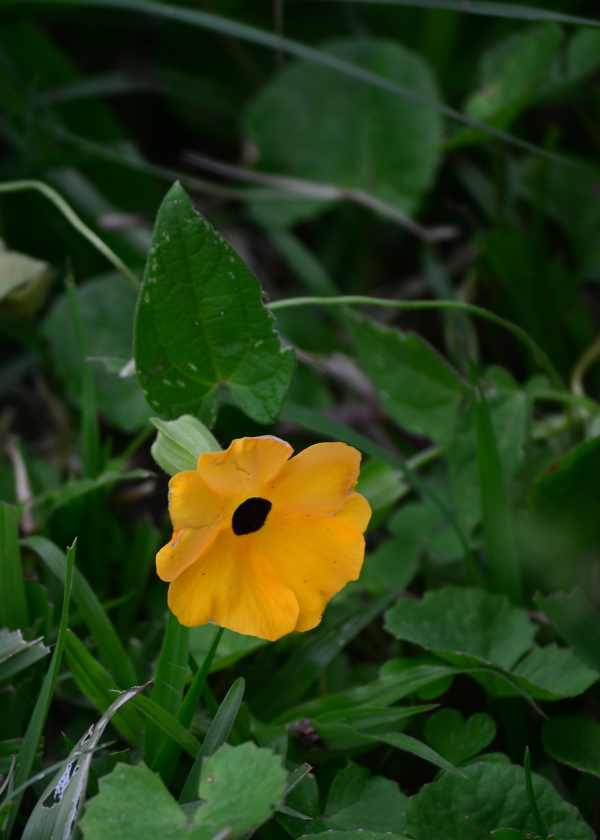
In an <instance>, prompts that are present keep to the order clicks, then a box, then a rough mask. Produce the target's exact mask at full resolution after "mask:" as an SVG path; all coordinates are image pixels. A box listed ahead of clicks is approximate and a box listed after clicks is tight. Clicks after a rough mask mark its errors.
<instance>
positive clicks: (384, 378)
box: [351, 315, 464, 443]
mask: <svg viewBox="0 0 600 840" xmlns="http://www.w3.org/2000/svg"><path fill="white" fill-rule="evenodd" d="M351 324H352V337H353V339H354V342H355V344H356V349H357V353H358V360H359V362H360V365H361V367H362V368H363V370H364V371H365V373H366V374H367V376H368V377H369V378H370V379H371V380H372V381H373V383H374V384H375V386H376V388H377V391H378V396H379V399H380V400H381V404H382V405H383V407H384V409H385V410H386V411H387V413H388V414H389V415H390V417H391V418H392V419H393V420H395V421H396V423H398V425H399V426H401V427H402V428H404V429H407V430H408V431H409V432H413V433H415V434H419V435H424V436H425V437H429V438H432V439H433V440H435V441H436V442H440V443H445V442H447V441H448V438H449V436H450V434H451V431H452V429H453V427H454V423H455V420H456V412H457V409H458V405H459V402H460V400H461V399H462V397H463V394H464V386H463V384H462V382H461V380H460V378H459V376H458V374H457V373H456V372H455V371H454V370H453V369H452V368H451V367H450V366H449V365H448V363H447V362H446V361H445V360H444V359H443V358H442V356H440V355H439V354H438V353H437V351H436V350H434V349H433V347H432V346H431V345H430V344H428V343H427V342H426V341H425V340H424V339H422V338H421V337H420V336H418V335H416V334H415V333H406V332H401V331H400V330H397V329H392V328H390V327H384V326H382V325H381V324H377V323H376V322H375V321H372V320H370V319H368V318H362V317H360V316H358V315H354V316H353V318H352V321H351Z"/></svg>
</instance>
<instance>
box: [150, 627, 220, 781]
mask: <svg viewBox="0 0 600 840" xmlns="http://www.w3.org/2000/svg"><path fill="white" fill-rule="evenodd" d="M223 632H224V630H223V627H217V628H215V635H214V638H213V641H212V644H211V646H210V648H209V650H208V653H207V654H206V656H205V657H204V661H203V662H202V666H201V667H200V668H198V670H197V671H196V673H195V674H194V678H193V680H192V683H191V685H190V687H189V688H188V690H187V692H186V694H185V697H184V698H183V703H182V704H181V708H180V709H179V712H178V714H177V720H178V721H179V723H181V724H182V726H185V727H189V726H190V724H191V722H192V720H193V718H194V713H195V711H196V709H197V708H198V703H199V702H200V697H201V696H202V691H203V689H204V685H205V683H206V678H207V676H208V674H209V671H210V668H211V665H212V663H213V660H214V658H215V654H216V652H217V648H218V647H219V642H220V641H221V637H222V636H223ZM178 756H179V749H178V747H177V745H176V744H175V743H174V742H173V741H167V742H166V743H164V744H163V745H162V747H161V749H160V751H159V753H158V757H157V759H156V762H155V769H156V770H157V772H158V773H160V774H161V776H162V777H163V778H166V779H170V778H171V775H172V773H173V771H174V769H175V765H176V763H177V758H178Z"/></svg>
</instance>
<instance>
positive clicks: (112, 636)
mask: <svg viewBox="0 0 600 840" xmlns="http://www.w3.org/2000/svg"><path fill="white" fill-rule="evenodd" d="M23 545H24V546H26V547H27V548H29V549H31V551H34V552H35V553H36V554H37V555H38V556H39V557H40V559H41V561H42V563H43V564H44V566H46V568H47V569H48V570H49V571H50V573H51V574H53V575H54V576H55V577H56V578H58V580H60V581H61V582H62V583H64V581H65V575H66V568H67V560H66V558H65V555H64V553H63V552H62V551H61V550H60V549H59V548H57V546H55V545H54V543H52V542H50V540H47V539H46V538H45V537H27V539H24V540H23ZM73 600H74V601H75V604H76V605H77V609H78V610H79V611H80V613H81V617H82V618H83V620H84V622H85V623H86V624H87V626H88V628H89V630H90V632H91V634H92V636H93V637H94V641H95V643H96V645H97V648H98V651H99V653H100V656H101V658H102V660H103V662H104V664H105V665H106V667H107V668H108V669H109V670H110V672H111V674H112V675H113V676H114V678H115V680H116V683H117V685H118V686H119V688H123V689H124V688H129V687H130V686H132V685H134V684H135V683H136V682H137V676H136V673H135V669H134V667H133V664H132V662H131V660H130V658H129V656H128V655H127V652H126V650H125V648H124V646H123V642H122V641H121V638H120V636H119V634H118V633H117V631H116V630H115V628H114V625H113V623H112V622H111V620H110V618H109V617H108V615H107V614H106V610H105V609H104V607H103V606H102V604H101V603H100V601H99V600H98V597H97V595H96V593H95V592H94V590H93V589H92V587H91V586H90V585H89V583H88V582H87V580H86V579H85V577H84V576H83V574H82V573H81V572H80V571H79V570H78V569H75V570H74V572H73Z"/></svg>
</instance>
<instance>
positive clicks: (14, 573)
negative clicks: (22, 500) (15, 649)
mask: <svg viewBox="0 0 600 840" xmlns="http://www.w3.org/2000/svg"><path fill="white" fill-rule="evenodd" d="M19 519H20V513H19V510H18V508H16V507H13V506H12V505H7V504H5V503H4V502H0V627H8V628H9V629H10V630H18V629H21V630H24V629H25V628H26V627H29V611H28V609H27V601H26V599H25V584H24V580H23V570H22V568H21V551H20V549H19Z"/></svg>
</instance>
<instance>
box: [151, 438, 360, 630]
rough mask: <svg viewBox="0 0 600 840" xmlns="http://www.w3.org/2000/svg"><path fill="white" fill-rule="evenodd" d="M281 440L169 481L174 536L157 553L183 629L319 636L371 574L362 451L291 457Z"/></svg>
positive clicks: (319, 447)
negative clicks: (339, 601)
mask: <svg viewBox="0 0 600 840" xmlns="http://www.w3.org/2000/svg"><path fill="white" fill-rule="evenodd" d="M292 452H293V449H292V447H291V446H290V445H289V443H286V442H285V441H283V440H280V439H279V438H276V437H272V436H268V435H266V436H263V437H246V438H240V439H239V440H234V441H233V442H232V443H231V445H230V447H229V449H227V450H225V451H224V452H207V453H204V454H202V455H200V457H199V458H198V463H197V467H196V469H195V470H187V471H185V472H180V473H177V475H174V476H173V478H172V479H171V481H170V482H169V513H170V515H171V521H172V523H173V538H172V540H171V542H170V543H168V544H167V545H165V546H164V548H162V549H161V550H160V551H159V552H158V554H157V555H156V568H157V572H158V575H159V577H160V578H162V580H165V581H169V582H170V586H169V598H168V600H169V608H170V609H171V611H172V612H173V613H174V614H175V615H176V616H177V618H178V619H179V621H180V622H181V624H185V625H187V626H188V627H195V626H197V625H200V624H206V623H207V622H209V621H211V622H213V623H214V624H218V625H220V626H221V627H228V628H229V629H230V630H235V631H236V632H237V633H244V634H247V635H249V636H258V637H259V638H261V639H270V640H274V639H279V638H280V637H281V636H285V635H286V634H287V633H291V632H292V631H293V630H310V629H311V628H312V627H315V626H316V625H317V624H319V622H320V621H321V616H322V614H323V610H324V608H325V605H326V603H327V601H328V600H329V599H330V598H331V597H332V596H333V595H335V593H336V592H339V590H340V589H342V587H344V586H345V585H346V584H347V583H348V582H349V581H351V580H356V579H357V578H358V576H359V574H360V570H361V567H362V563H363V559H364V553H365V542H364V537H363V532H364V531H365V529H366V527H367V525H368V522H369V518H370V516H371V509H370V507H369V504H368V502H367V501H366V499H365V498H364V497H363V496H361V495H360V494H359V493H356V492H354V490H353V488H354V485H355V484H356V481H357V479H358V472H359V466H360V453H359V452H358V451H357V450H356V449H353V448H352V447H351V446H347V445H346V444H344V443H317V444H316V445H315V446H309V447H308V449H305V450H304V451H303V452H301V453H300V454H298V455H296V456H295V457H293V458H290V456H291V454H292Z"/></svg>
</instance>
